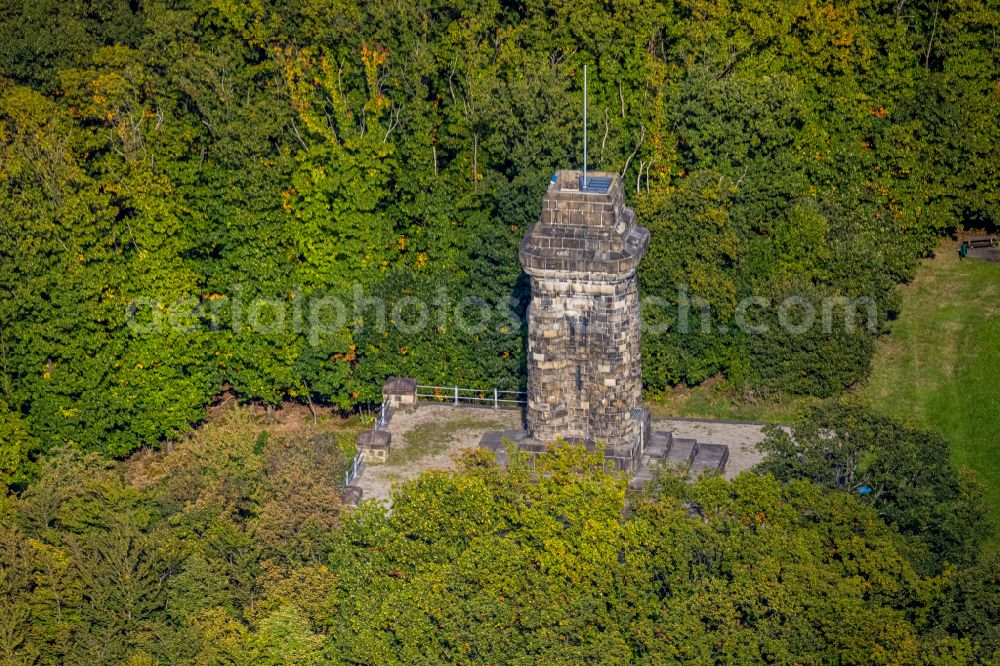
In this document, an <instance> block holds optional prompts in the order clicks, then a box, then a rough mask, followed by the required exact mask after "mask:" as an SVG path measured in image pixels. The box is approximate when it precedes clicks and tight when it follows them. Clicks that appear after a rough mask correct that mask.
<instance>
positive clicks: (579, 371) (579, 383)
mask: <svg viewBox="0 0 1000 666" xmlns="http://www.w3.org/2000/svg"><path fill="white" fill-rule="evenodd" d="M576 390H577V391H582V390H583V366H582V365H578V366H576Z"/></svg>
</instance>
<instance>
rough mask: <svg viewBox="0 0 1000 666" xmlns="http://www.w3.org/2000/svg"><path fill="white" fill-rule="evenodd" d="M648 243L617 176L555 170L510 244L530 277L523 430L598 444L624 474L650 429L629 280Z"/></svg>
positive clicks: (633, 286) (539, 437)
mask: <svg viewBox="0 0 1000 666" xmlns="http://www.w3.org/2000/svg"><path fill="white" fill-rule="evenodd" d="M648 245H649V231H648V230H646V229H645V228H643V227H640V226H638V225H636V223H635V212H634V211H633V210H632V209H631V208H628V207H627V206H625V199H624V191H623V186H622V180H621V178H620V177H619V176H618V174H616V173H615V174H612V173H591V174H589V177H588V181H587V184H586V185H585V184H584V183H583V182H582V174H581V173H580V172H578V171H560V172H558V173H557V174H556V175H555V176H554V177H553V179H552V182H551V183H550V184H549V188H548V191H547V192H546V194H545V198H544V199H543V200H542V213H541V218H540V219H539V221H538V223H537V224H535V225H534V226H533V227H532V228H531V230H530V231H528V234H527V235H526V236H525V237H524V239H523V240H522V241H521V246H520V252H519V256H520V260H521V265H522V266H523V267H524V270H525V272H526V273H527V274H528V275H529V276H530V278H531V305H530V308H529V312H528V405H527V415H526V416H527V427H528V433H527V434H528V436H529V438H530V439H532V440H536V441H537V442H540V443H547V442H551V441H552V440H554V439H556V438H557V437H562V438H564V439H567V440H575V441H582V442H584V443H586V444H588V445H590V444H594V443H596V442H603V443H604V444H605V455H606V457H607V458H609V461H612V460H613V461H614V466H615V467H616V468H618V469H621V470H625V471H628V472H632V471H634V469H635V466H636V464H637V463H638V462H639V461H640V459H641V456H642V449H643V446H644V441H645V439H646V438H647V436H648V434H649V430H648V424H649V414H648V411H647V410H645V409H644V408H643V407H642V367H641V362H640V357H639V324H640V316H639V294H638V289H637V283H636V269H637V268H638V267H639V262H640V261H641V260H642V258H643V255H645V253H646V248H647V246H648Z"/></svg>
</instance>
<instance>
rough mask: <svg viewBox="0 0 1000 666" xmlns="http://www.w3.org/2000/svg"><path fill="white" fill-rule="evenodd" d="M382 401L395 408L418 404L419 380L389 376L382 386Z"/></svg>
mask: <svg viewBox="0 0 1000 666" xmlns="http://www.w3.org/2000/svg"><path fill="white" fill-rule="evenodd" d="M382 401H383V402H387V403H389V406H390V407H391V408H393V409H395V408H397V407H403V406H412V405H415V404H417V380H415V379H410V378H408V377H389V379H387V380H385V384H384V385H383V386H382Z"/></svg>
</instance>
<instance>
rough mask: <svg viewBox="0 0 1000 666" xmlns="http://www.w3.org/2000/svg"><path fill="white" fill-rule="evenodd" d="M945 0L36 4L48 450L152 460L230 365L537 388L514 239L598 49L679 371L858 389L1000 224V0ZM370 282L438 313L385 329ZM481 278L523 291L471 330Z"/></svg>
mask: <svg viewBox="0 0 1000 666" xmlns="http://www.w3.org/2000/svg"><path fill="white" fill-rule="evenodd" d="M939 5H940V3H937V4H935V3H930V2H920V3H917V4H916V5H913V4H912V3H905V4H904V5H899V4H898V3H891V2H882V1H881V0H877V1H876V0H852V1H850V2H843V3H836V4H833V5H831V4H822V3H817V2H812V1H806V0H797V1H796V2H791V3H785V4H783V5H782V6H781V7H780V8H778V9H776V8H775V7H773V6H772V5H770V4H768V3H764V2H759V1H753V2H743V3H738V4H735V5H731V4H727V5H725V6H723V5H719V4H718V3H711V2H705V1H704V0H681V1H679V2H676V3H648V2H637V1H631V0H630V1H627V2H615V3H607V2H597V1H596V0H587V1H585V2H576V3H569V4H566V3H563V4H559V3H557V4H551V3H549V4H545V3H528V4H526V5H523V6H522V5H512V4H509V3H506V4H505V3H488V2H487V3H472V4H468V3H465V4H463V3H454V2H452V3H445V4H440V3H438V4H434V5H433V6H432V5H431V4H426V3H425V4H420V3H412V2H402V1H399V0H390V1H388V2H380V3H357V2H351V1H348V2H345V3H339V4H337V5H336V7H332V6H327V5H326V4H324V3H319V2H287V1H284V0H281V1H279V2H273V3H264V2H261V1H255V2H250V3H238V2H232V1H230V0H218V1H215V2H201V3H193V4H184V3H181V4H179V5H178V4H172V3H124V2H104V1H97V0H94V1H83V0H80V1H75V2H68V3H53V2H48V1H46V2H35V3H20V4H19V3H12V2H7V3H6V4H4V5H3V8H2V10H0V37H2V39H0V42H2V46H0V77H3V79H2V83H0V98H2V99H0V134H2V141H0V150H2V164H0V207H2V209H3V211H4V213H3V214H4V224H3V233H2V234H0V260H2V261H0V331H2V340H0V348H2V351H3V354H2V359H3V365H2V367H0V373H2V378H3V393H2V396H0V397H2V399H3V400H4V402H5V403H6V404H7V405H8V407H9V409H10V411H12V412H14V413H17V414H20V415H22V419H23V421H24V425H25V428H26V429H27V432H28V433H29V434H30V435H31V436H32V437H33V438H34V439H33V441H34V442H36V443H37V446H38V447H39V448H40V449H42V450H43V451H44V450H48V449H51V448H52V447H55V446H58V445H63V444H71V445H79V446H82V447H84V448H86V449H88V450H90V449H92V450H98V449H99V450H102V451H104V452H106V453H108V454H110V455H113V456H123V455H125V454H127V453H129V452H131V451H133V450H135V449H137V448H139V447H141V446H144V445H157V444H160V443H162V442H164V441H173V440H175V439H177V438H178V437H179V436H180V435H181V434H183V433H185V432H187V431H189V430H190V429H191V427H192V426H193V424H195V423H197V422H198V421H199V420H200V419H201V418H202V416H203V414H204V407H205V405H206V404H208V402H209V401H210V400H211V398H212V397H213V395H214V394H216V393H217V392H218V391H219V387H220V386H221V385H226V386H228V387H230V388H232V389H233V390H234V391H235V392H236V393H237V394H238V396H239V398H240V399H241V400H242V401H257V402H263V403H266V404H269V405H275V404H278V403H280V402H282V401H284V400H289V399H291V400H302V401H304V402H310V401H314V400H315V401H322V402H326V403H328V404H333V405H336V406H337V407H339V408H341V409H344V410H349V409H352V408H354V407H356V406H357V405H358V404H359V403H365V402H369V401H372V400H374V399H377V390H378V386H379V384H380V383H381V382H382V381H383V380H384V378H385V377H386V376H388V375H393V374H408V375H412V376H415V377H417V378H419V379H420V380H422V381H426V382H445V381H447V382H449V383H450V382H461V383H465V384H468V385H475V386H483V387H484V388H488V387H492V386H499V387H502V388H516V387H519V386H521V385H523V382H524V376H523V368H524V351H523V344H522V336H523V328H522V326H521V321H520V320H519V318H520V317H522V316H523V314H524V311H525V307H526V301H527V295H528V294H527V285H526V281H525V279H524V276H523V275H522V274H521V271H520V268H519V266H518V264H517V259H516V248H517V243H518V240H519V239H520V238H521V237H522V236H523V234H524V233H525V231H526V230H527V228H528V226H529V225H530V224H532V223H533V222H534V221H535V220H536V219H537V214H538V206H539V201H540V198H541V195H542V193H543V192H544V189H545V187H546V186H547V183H548V180H549V177H550V175H551V174H552V172H553V171H554V170H555V169H557V168H563V167H567V166H576V165H578V164H579V162H580V159H581V154H580V153H581V152H582V151H581V150H580V139H581V137H580V134H581V132H580V131H579V120H580V119H579V115H580V113H579V110H580V104H581V101H582V100H581V93H582V90H581V86H580V79H581V69H582V67H583V65H587V66H588V67H589V70H588V71H589V72H590V105H591V106H590V111H591V113H590V116H589V118H590V123H591V126H590V127H589V130H590V137H591V145H590V152H589V154H590V156H591V165H590V166H591V167H592V168H599V169H605V170H611V171H617V172H619V173H621V174H622V177H623V179H624V181H625V183H626V186H627V187H626V190H627V192H628V193H629V197H630V199H632V203H633V204H635V206H636V208H637V210H638V212H639V216H640V220H639V221H640V223H642V224H645V225H647V226H649V227H650V228H651V230H652V232H653V236H652V246H651V248H650V253H649V256H648V258H647V259H646V261H645V262H644V264H643V266H642V268H641V274H640V281H641V288H642V292H643V295H644V297H645V298H647V299H649V298H650V297H658V298H662V299H666V300H667V301H669V303H668V304H666V305H665V306H664V307H662V308H656V307H653V308H648V309H647V312H646V318H647V323H650V324H654V325H655V328H654V329H652V330H657V331H658V332H655V333H648V334H647V335H645V336H644V339H643V354H644V357H645V359H646V375H645V382H646V385H647V387H648V388H650V389H653V390H655V391H661V390H664V389H667V388H669V387H670V386H673V385H676V384H677V383H687V384H693V383H697V382H701V381H703V380H705V379H706V378H708V377H712V376H715V375H717V374H719V373H722V374H724V375H725V376H726V379H727V381H728V383H729V385H731V386H732V387H733V388H734V389H735V390H740V391H747V392H750V393H773V392H775V391H778V392H784V393H801V394H811V395H818V396H828V395H833V394H836V393H838V392H840V391H842V390H843V389H844V388H845V387H849V386H852V385H854V384H856V383H857V382H858V380H860V379H862V378H863V377H864V376H865V375H866V373H867V371H868V367H869V359H870V357H871V354H872V349H873V347H872V339H873V337H874V336H875V335H877V334H878V333H879V332H881V331H882V330H883V328H884V326H883V324H884V322H885V321H887V320H888V319H890V318H891V317H892V316H893V315H894V314H895V312H896V309H897V308H898V302H897V299H896V297H895V295H894V289H895V286H896V285H897V284H898V283H900V282H901V281H906V280H908V279H909V278H910V277H912V272H913V267H914V264H915V260H916V259H917V257H919V256H921V255H923V254H926V253H927V252H929V251H930V249H931V248H932V247H933V245H934V242H935V240H936V239H937V238H938V237H939V236H940V234H941V233H943V232H945V231H947V230H950V229H955V228H958V227H960V226H963V225H965V226H969V225H977V226H989V225H995V224H996V220H997V210H998V209H997V201H998V196H1000V181H998V180H997V177H996V175H995V173H994V172H995V171H996V170H995V169H992V168H991V167H992V166H993V164H995V163H996V161H997V158H998V155H997V150H998V148H997V146H998V145H1000V140H998V139H1000V120H998V118H1000V114H998V113H997V112H996V109H997V108H1000V104H998V98H997V94H998V93H997V88H996V86H995V81H996V79H997V64H996V62H995V58H992V57H991V54H992V53H993V52H994V51H995V50H996V48H997V44H996V35H997V34H998V30H997V26H998V23H1000V18H998V12H997V11H996V8H995V7H992V6H991V5H990V4H989V3H987V2H983V0H967V1H963V2H960V3H952V5H949V6H947V7H941V6H939ZM42 26H44V28H43V27H42ZM633 193H634V194H633ZM679 288H683V289H684V290H686V291H685V294H686V298H689V299H692V301H694V300H696V299H703V301H704V302H705V303H706V305H707V308H708V309H709V310H710V312H709V315H708V323H709V326H708V328H707V330H702V327H700V326H693V327H689V328H688V330H683V326H682V325H681V320H682V319H683V318H684V317H683V315H682V313H681V309H682V306H681V304H680V303H679V302H678V300H677V292H678V289H679ZM442 289H443V290H445V291H446V292H447V302H448V306H447V307H441V306H439V305H438V302H439V301H438V300H437V299H438V294H439V292H440V291H441V290H442ZM357 290H360V291H361V293H362V296H361V297H362V299H371V298H383V299H386V301H387V302H386V307H387V314H391V312H389V310H391V308H392V305H393V304H394V303H396V302H397V301H399V300H400V299H404V298H420V299H422V300H424V301H425V303H427V304H433V305H432V307H433V308H434V309H435V312H433V313H432V314H433V315H438V316H433V317H431V320H432V321H431V322H430V323H429V325H426V326H424V327H422V328H420V329H419V330H417V331H415V332H410V331H409V330H400V327H398V326H393V325H389V326H388V327H386V328H379V327H378V326H375V327H373V326H372V325H371V324H372V321H371V318H372V317H373V314H372V312H371V309H370V308H367V311H363V312H361V313H358V312H355V311H354V308H353V306H354V300H355V294H356V293H357ZM748 296H756V297H758V298H764V299H768V300H770V301H771V302H772V303H773V307H772V308H771V309H770V310H767V311H766V312H762V313H760V314H761V317H763V318H764V320H765V322H767V323H771V324H773V323H774V321H773V320H774V319H775V316H776V308H777V307H778V304H779V302H781V301H782V300H783V299H785V298H788V297H796V298H801V299H805V300H806V301H808V302H810V303H819V302H821V301H822V299H828V298H834V299H844V298H846V299H857V298H867V299H870V302H871V303H872V304H873V306H874V308H875V310H876V317H875V320H874V322H873V323H874V326H873V327H871V328H863V329H862V328H861V327H860V326H855V327H850V326H849V327H846V328H845V327H842V326H839V324H840V318H839V317H840V315H837V316H836V317H835V318H834V324H835V326H834V330H833V331H832V332H829V331H826V330H824V328H823V327H822V326H820V325H819V323H817V324H816V325H814V326H812V327H807V329H806V330H804V331H803V332H801V333H795V334H789V333H787V331H783V330H782V328H781V327H780V326H777V325H771V326H769V333H766V334H754V333H748V332H747V331H745V330H741V329H740V327H738V326H736V325H735V324H736V323H737V319H738V317H739V315H740V313H741V311H740V310H739V303H740V302H741V301H742V300H743V299H745V298H746V297H748ZM325 298H338V299H340V300H341V301H342V302H345V304H346V305H347V312H346V315H345V316H344V317H342V318H340V320H339V321H337V318H336V317H332V318H331V317H330V316H328V315H330V312H331V311H330V310H329V308H327V309H326V310H324V307H326V306H323V305H322V303H323V299H325ZM699 302H700V301H699ZM318 303H319V304H320V305H318V306H317V304H318ZM460 304H466V305H468V307H466V305H462V307H464V308H465V310H466V311H469V310H475V308H477V307H481V306H485V307H488V308H490V310H491V311H492V312H494V313H497V312H502V313H503V314H502V315H499V316H494V317H493V320H492V323H491V325H489V326H487V327H484V328H481V329H478V330H474V331H470V330H468V328H467V327H462V326H460V325H459V323H460V322H458V321H457V320H458V319H459V318H460V316H459V315H457V314H456V308H458V306H459V305H460ZM314 306H316V307H318V308H319V310H320V311H323V312H325V313H326V315H317V316H319V320H320V322H321V323H320V325H319V326H316V325H315V323H316V321H314V320H313V319H311V315H313V314H315V313H314V311H313V309H312V308H313V307H314ZM361 309H362V310H366V308H364V307H362V308H361ZM512 313H513V314H512ZM323 316H327V319H325V320H324V319H323ZM695 318H696V317H695ZM35 445H36V444H33V446H35Z"/></svg>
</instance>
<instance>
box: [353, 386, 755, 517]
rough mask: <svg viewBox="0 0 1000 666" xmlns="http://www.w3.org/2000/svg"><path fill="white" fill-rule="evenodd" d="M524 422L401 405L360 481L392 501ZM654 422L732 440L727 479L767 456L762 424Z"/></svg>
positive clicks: (495, 414) (367, 492)
mask: <svg viewBox="0 0 1000 666" xmlns="http://www.w3.org/2000/svg"><path fill="white" fill-rule="evenodd" d="M520 426H521V415H520V413H519V412H517V411H513V410H501V411H493V410H490V409H481V408H475V407H453V406H451V405H421V406H420V407H419V408H417V409H414V410H409V411H398V412H396V413H394V414H393V415H392V420H391V421H390V422H389V428H388V429H389V432H390V433H392V450H391V452H390V454H389V460H388V462H386V463H385V464H373V465H366V466H365V467H364V469H363V471H362V472H361V474H360V475H359V476H358V477H357V479H355V481H354V483H355V485H358V486H360V487H361V488H362V489H363V490H364V497H365V499H375V500H379V501H383V502H387V501H388V499H389V495H390V491H391V490H392V485H393V484H394V483H396V482H399V481H406V480H409V479H415V478H417V477H418V476H420V475H421V474H422V473H423V472H426V471H428V470H432V469H453V468H454V466H455V465H454V461H453V457H454V455H455V454H457V453H458V452H460V451H462V450H463V449H474V448H477V447H478V446H479V439H480V438H481V437H482V435H483V433H485V432H487V431H490V430H507V429H515V428H519V427H520ZM654 428H656V429H657V430H669V431H671V432H673V433H674V436H675V437H690V438H694V439H697V440H698V441H699V442H701V443H704V444H726V445H728V446H729V463H728V465H726V474H725V476H726V478H727V479H731V478H733V477H734V476H736V475H737V474H739V473H740V472H742V471H744V470H748V469H750V468H751V467H753V466H754V465H756V464H757V463H758V462H760V460H761V458H762V456H761V454H760V452H759V451H757V449H756V445H757V443H758V442H760V441H761V440H763V439H764V432H763V426H760V425H756V424H750V423H720V422H715V421H687V420H675V419H655V420H654Z"/></svg>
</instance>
